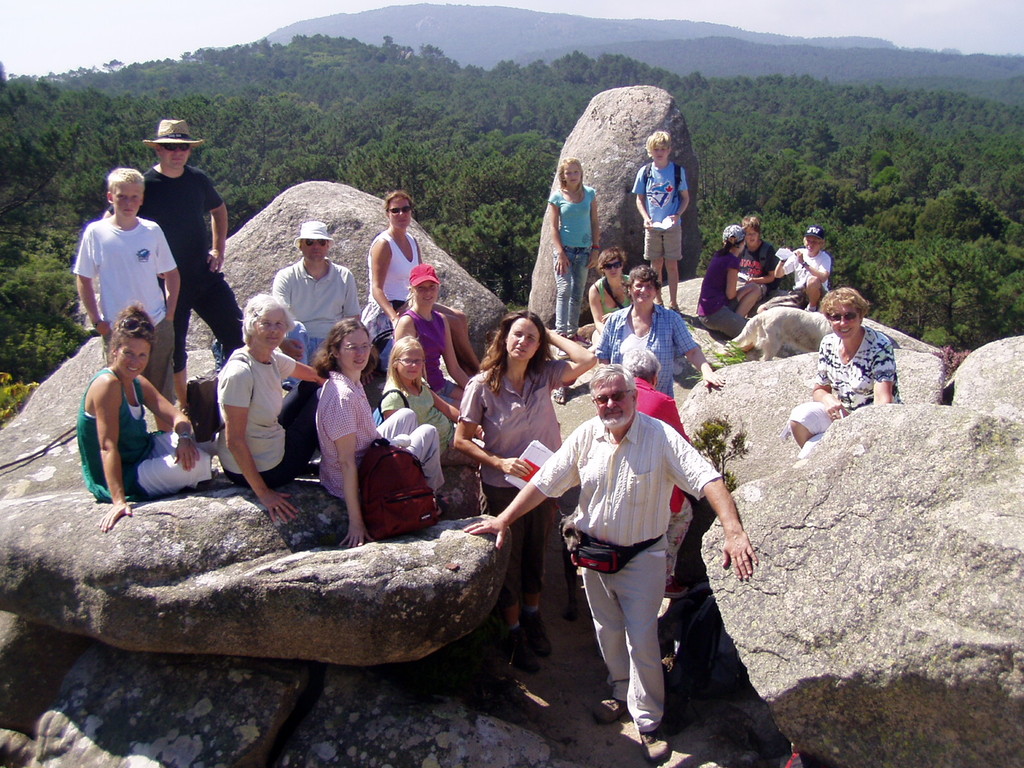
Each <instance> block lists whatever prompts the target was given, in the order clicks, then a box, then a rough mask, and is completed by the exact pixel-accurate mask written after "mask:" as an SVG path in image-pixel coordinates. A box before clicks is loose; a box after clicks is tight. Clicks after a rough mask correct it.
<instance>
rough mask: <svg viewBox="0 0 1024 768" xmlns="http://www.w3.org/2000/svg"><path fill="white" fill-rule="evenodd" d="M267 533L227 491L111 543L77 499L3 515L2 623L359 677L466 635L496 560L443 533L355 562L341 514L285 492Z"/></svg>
mask: <svg viewBox="0 0 1024 768" xmlns="http://www.w3.org/2000/svg"><path fill="white" fill-rule="evenodd" d="M293 487H294V488H295V490H296V494H295V495H294V496H293V497H292V500H293V501H294V502H295V503H296V505H297V506H298V507H299V508H300V509H301V510H303V512H302V514H301V515H300V516H299V517H298V518H296V519H295V520H293V521H291V522H289V523H287V524H282V525H279V526H275V525H274V524H272V523H271V522H270V520H269V519H268V517H267V515H266V513H265V512H264V511H263V510H262V509H260V508H258V507H257V506H256V505H255V504H254V503H253V502H252V501H250V500H249V498H248V497H247V496H243V495H240V494H238V492H237V489H234V488H230V487H225V488H220V489H213V490H208V491H207V492H206V493H205V494H204V495H203V496H202V497H199V496H184V497H179V498H172V499H167V500H162V501H155V502H151V503H148V504H145V505H140V506H139V507H138V508H137V509H136V512H135V516H134V517H133V518H131V519H128V520H124V521H122V522H121V523H120V524H118V526H117V527H116V528H114V529H113V530H112V531H111V532H109V533H106V534H104V533H101V532H100V530H99V528H98V527H97V519H98V514H97V511H96V510H97V505H96V504H95V503H94V502H93V501H92V499H91V498H90V497H88V496H87V494H86V493H85V492H84V491H75V492H61V493H54V494H52V495H51V496H49V497H47V498H43V497H29V498H19V499H12V500H7V501H3V502H0V610H7V611H10V612H12V613H15V614H17V615H18V616H21V617H22V618H24V619H27V620H29V621H34V622H38V623H41V624H46V625H48V626H50V627H53V628H55V629H59V630H61V631H63V632H71V633H75V634H81V635H86V636H89V637H93V638H96V639H98V640H102V641H103V642H105V643H107V644H109V645H113V646H116V647H119V648H124V649H127V650H136V651H158V652H168V653H204V654H223V655H238V656H263V657H271V658H283V659H292V658H301V659H312V660H316V661H325V662H331V663H336V664H351V665H371V664H381V663H385V662H394V661H409V660H413V659H418V658H422V657H423V656H426V655H427V654H429V653H431V652H433V651H435V650H437V649H438V648H440V647H441V646H443V645H445V644H447V643H449V642H451V641H453V640H455V639H457V638H459V637H461V636H462V635H464V634H466V633H467V632H470V631H471V630H473V629H474V628H476V627H477V626H478V625H479V624H480V623H481V622H482V621H483V619H484V618H485V617H486V616H487V614H488V612H489V611H490V609H491V607H492V606H493V605H494V602H495V600H496V599H497V595H498V590H499V588H500V586H501V582H502V579H503V577H504V571H505V563H506V560H507V550H506V549H502V550H497V549H495V547H494V546H493V544H492V543H491V542H490V541H488V540H487V539H486V538H483V537H479V536H471V535H469V534H465V533H463V532H462V530H461V529H462V527H463V526H464V525H465V523H464V522H463V521H443V522H441V523H439V524H438V525H436V526H434V527H432V528H429V529H426V530H425V531H421V532H419V533H418V534H415V535H410V536H405V537H399V538H396V539H392V540H388V541H385V542H379V543H375V544H371V545H368V546H364V547H360V548H358V549H349V550H340V549H336V548H334V545H336V544H337V542H338V541H340V540H341V538H342V537H343V536H344V532H345V530H346V527H347V526H346V517H345V515H344V513H343V506H342V504H341V502H340V500H338V499H334V498H333V497H331V496H329V495H328V494H327V492H326V491H324V490H323V489H322V488H321V487H320V486H319V484H315V483H296V484H294V486H293Z"/></svg>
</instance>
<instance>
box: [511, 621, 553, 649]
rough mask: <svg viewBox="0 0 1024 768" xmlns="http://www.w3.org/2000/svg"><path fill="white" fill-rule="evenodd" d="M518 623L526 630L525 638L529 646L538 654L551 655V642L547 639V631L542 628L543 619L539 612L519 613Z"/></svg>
mask: <svg viewBox="0 0 1024 768" xmlns="http://www.w3.org/2000/svg"><path fill="white" fill-rule="evenodd" d="M519 625H520V626H521V627H522V628H523V631H524V632H526V639H527V640H528V641H529V642H530V648H531V649H532V650H533V652H534V653H536V654H537V655H538V656H550V655H551V643H550V641H549V640H548V633H547V632H546V631H545V630H544V619H542V618H541V616H540V612H539V611H538V612H536V613H527V612H526V611H523V612H522V613H521V614H519Z"/></svg>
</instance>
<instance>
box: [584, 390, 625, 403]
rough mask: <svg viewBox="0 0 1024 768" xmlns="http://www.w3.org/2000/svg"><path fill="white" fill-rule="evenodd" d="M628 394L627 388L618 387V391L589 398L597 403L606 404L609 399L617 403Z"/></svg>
mask: <svg viewBox="0 0 1024 768" xmlns="http://www.w3.org/2000/svg"><path fill="white" fill-rule="evenodd" d="M628 394H629V390H628V389H620V390H619V391H618V392H612V393H611V394H608V395H593V396H592V397H591V398H590V399H591V400H593V401H594V402H595V403H597V404H598V405H607V404H608V401H609V400H611V401H612V402H613V403H617V402H619V401H620V400H621V399H622V398H624V397H625V396H626V395H628Z"/></svg>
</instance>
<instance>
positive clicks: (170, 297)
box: [160, 269, 181, 322]
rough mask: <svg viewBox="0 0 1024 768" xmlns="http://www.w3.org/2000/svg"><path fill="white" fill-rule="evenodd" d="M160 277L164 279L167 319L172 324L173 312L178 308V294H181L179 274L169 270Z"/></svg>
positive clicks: (176, 271)
mask: <svg viewBox="0 0 1024 768" xmlns="http://www.w3.org/2000/svg"><path fill="white" fill-rule="evenodd" d="M160 277H162V278H163V279H164V291H165V292H166V293H167V319H168V320H170V321H171V322H174V310H175V308H176V307H177V306H178V294H179V293H180V292H181V274H180V273H179V272H178V270H176V269H171V270H168V271H167V272H164V273H163V274H162V275H160Z"/></svg>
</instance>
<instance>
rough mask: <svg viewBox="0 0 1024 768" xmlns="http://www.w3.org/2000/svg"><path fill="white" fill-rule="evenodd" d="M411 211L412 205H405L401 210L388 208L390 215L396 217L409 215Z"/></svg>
mask: <svg viewBox="0 0 1024 768" xmlns="http://www.w3.org/2000/svg"><path fill="white" fill-rule="evenodd" d="M411 210H412V206H411V205H403V206H402V207H401V208H388V213H391V214H394V215H395V216H397V215H398V214H400V213H408V212H409V211H411Z"/></svg>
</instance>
